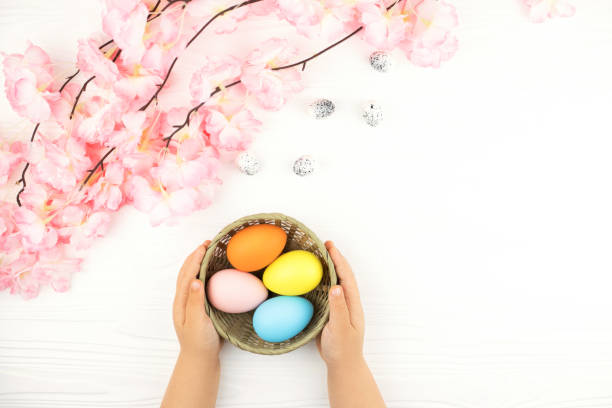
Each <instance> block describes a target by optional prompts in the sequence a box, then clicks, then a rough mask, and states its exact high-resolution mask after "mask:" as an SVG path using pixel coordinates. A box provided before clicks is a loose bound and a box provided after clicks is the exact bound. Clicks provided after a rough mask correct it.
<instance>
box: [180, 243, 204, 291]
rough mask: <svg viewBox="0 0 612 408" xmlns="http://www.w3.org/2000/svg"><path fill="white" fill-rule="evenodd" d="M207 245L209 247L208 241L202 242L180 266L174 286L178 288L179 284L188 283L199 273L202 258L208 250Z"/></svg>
mask: <svg viewBox="0 0 612 408" xmlns="http://www.w3.org/2000/svg"><path fill="white" fill-rule="evenodd" d="M208 245H210V241H208V240H207V241H204V243H203V244H202V245H200V246H199V247H197V248H196V249H195V251H193V252H192V253H190V254H189V256H188V257H187V258H186V259H185V262H183V266H181V270H180V271H179V274H178V277H177V279H176V286H177V287H179V285H181V283H184V282H185V281H187V282H190V281H191V278H193V277H194V276H195V275H197V274H198V272H199V271H200V263H201V262H202V258H203V257H204V254H205V253H206V250H207V249H208ZM196 264H197V268H195V267H194V266H196Z"/></svg>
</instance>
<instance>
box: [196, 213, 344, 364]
mask: <svg viewBox="0 0 612 408" xmlns="http://www.w3.org/2000/svg"><path fill="white" fill-rule="evenodd" d="M260 219H273V220H275V221H278V220H280V221H286V222H288V223H290V224H294V225H296V226H297V227H298V228H299V229H301V230H302V231H304V232H305V233H306V234H308V236H309V237H310V238H311V239H312V241H313V242H314V243H315V245H316V247H317V248H318V249H319V252H320V253H321V254H322V256H323V258H324V259H323V261H324V262H325V263H326V265H327V270H328V271H329V272H328V273H329V278H330V286H333V285H335V284H336V283H337V277H336V269H335V267H334V263H333V262H332V260H331V257H330V255H329V252H327V248H325V244H324V243H323V242H322V241H321V240H320V239H319V237H318V236H317V235H316V234H315V233H314V232H312V230H310V228H308V227H307V226H305V225H304V224H302V223H301V222H300V221H298V220H296V219H295V218H293V217H289V216H288V215H285V214H282V213H259V214H252V215H247V216H245V217H241V218H239V219H237V220H236V221H234V222H232V223H231V224H229V225H227V226H226V227H225V228H223V229H222V230H221V231H220V232H219V233H218V234H217V235H216V236H215V237H214V238H213V239H212V241H211V242H210V245H209V246H208V249H207V250H206V254H205V255H204V258H203V259H202V263H201V265H200V273H199V275H198V278H199V279H200V280H201V281H202V283H204V284H206V269H207V267H208V264H209V263H210V260H211V258H212V257H213V255H214V252H215V248H216V247H217V245H218V244H219V242H221V239H222V238H223V237H225V236H226V235H227V234H229V233H230V232H231V231H232V230H234V229H235V228H236V227H240V226H242V225H244V224H245V223H247V222H249V221H252V220H260ZM204 309H205V311H206V314H207V315H208V316H209V317H210V319H211V321H212V322H213V325H214V326H215V329H216V330H217V333H219V335H220V336H221V337H222V338H224V339H225V340H227V341H228V342H230V343H232V344H233V345H235V346H236V347H238V348H240V349H242V350H246V351H250V352H252V353H257V354H268V355H273V354H283V353H288V352H290V351H293V350H295V349H297V348H299V347H301V346H303V345H304V344H306V343H308V342H310V341H311V340H312V339H314V338H315V337H316V336H317V335H318V334H319V333H320V332H321V330H323V327H324V326H325V324H326V323H327V321H328V320H329V304H326V307H325V309H324V318H323V319H319V321H317V322H316V323H315V325H314V326H313V327H312V328H311V329H310V331H309V332H308V333H307V335H305V336H303V337H301V338H300V339H298V340H296V341H291V342H289V343H288V344H287V345H285V346H284V347H282V348H278V349H268V348H263V347H253V346H252V345H249V344H245V343H242V342H240V341H239V340H238V339H235V338H233V337H231V336H229V335H228V334H227V333H226V331H225V330H224V329H223V327H222V326H221V323H220V322H219V321H218V319H217V317H216V316H215V314H214V313H213V314H211V313H210V311H211V305H210V304H209V303H208V299H207V297H206V290H204Z"/></svg>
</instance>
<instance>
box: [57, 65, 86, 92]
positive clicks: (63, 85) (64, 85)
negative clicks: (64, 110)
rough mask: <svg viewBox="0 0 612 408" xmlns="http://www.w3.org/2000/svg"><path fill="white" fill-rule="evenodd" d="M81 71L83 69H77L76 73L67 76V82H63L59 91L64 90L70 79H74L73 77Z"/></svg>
mask: <svg viewBox="0 0 612 408" xmlns="http://www.w3.org/2000/svg"><path fill="white" fill-rule="evenodd" d="M79 72H81V70H79V69H77V70H76V72H75V73H74V74H72V75H70V76H69V77H67V78H66V82H64V83H63V84H62V86H61V87H60V89H59V92H62V91H63V90H64V88H65V87H66V85H68V83H69V82H70V81H72V79H73V78H74V77H75V76H77V75H79Z"/></svg>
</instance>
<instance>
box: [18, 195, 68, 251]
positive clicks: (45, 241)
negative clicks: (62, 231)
mask: <svg viewBox="0 0 612 408" xmlns="http://www.w3.org/2000/svg"><path fill="white" fill-rule="evenodd" d="M45 215H48V213H47V214H45V213H44V212H43V213H40V214H37V213H36V212H34V211H32V210H30V209H28V208H26V207H25V206H22V207H18V208H17V209H15V213H14V214H13V217H14V220H15V225H16V226H17V229H18V230H19V233H20V234H21V243H22V245H23V247H24V249H26V250H39V249H46V248H52V247H53V246H54V245H55V243H56V242H57V231H56V230H55V229H54V228H52V227H51V226H50V225H49V224H48V222H49V221H48V219H47V218H44V217H45Z"/></svg>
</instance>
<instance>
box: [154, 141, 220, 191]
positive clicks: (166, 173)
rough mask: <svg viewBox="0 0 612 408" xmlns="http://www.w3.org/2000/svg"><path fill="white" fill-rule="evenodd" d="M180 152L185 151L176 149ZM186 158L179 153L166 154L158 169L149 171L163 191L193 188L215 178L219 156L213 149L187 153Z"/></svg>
mask: <svg viewBox="0 0 612 408" xmlns="http://www.w3.org/2000/svg"><path fill="white" fill-rule="evenodd" d="M193 146H194V144H191V145H190V148H193ZM182 150H185V149H180V148H179V149H178V151H179V152H181V151H182ZM198 150H199V149H198ZM186 157H190V159H186ZM186 157H185V156H181V155H180V153H177V154H174V155H173V154H167V155H166V156H165V157H164V158H163V159H162V160H160V163H159V165H158V167H155V168H153V169H152V170H151V175H152V176H153V179H157V180H159V181H160V183H161V185H163V186H164V188H165V189H169V190H170V191H177V190H180V189H183V188H194V187H197V186H199V185H200V184H201V183H202V182H203V181H204V180H212V179H215V178H216V174H217V170H218V168H219V159H218V157H219V154H218V153H217V151H216V150H215V149H213V148H211V147H205V148H204V150H203V151H199V152H195V151H188V152H186Z"/></svg>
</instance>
